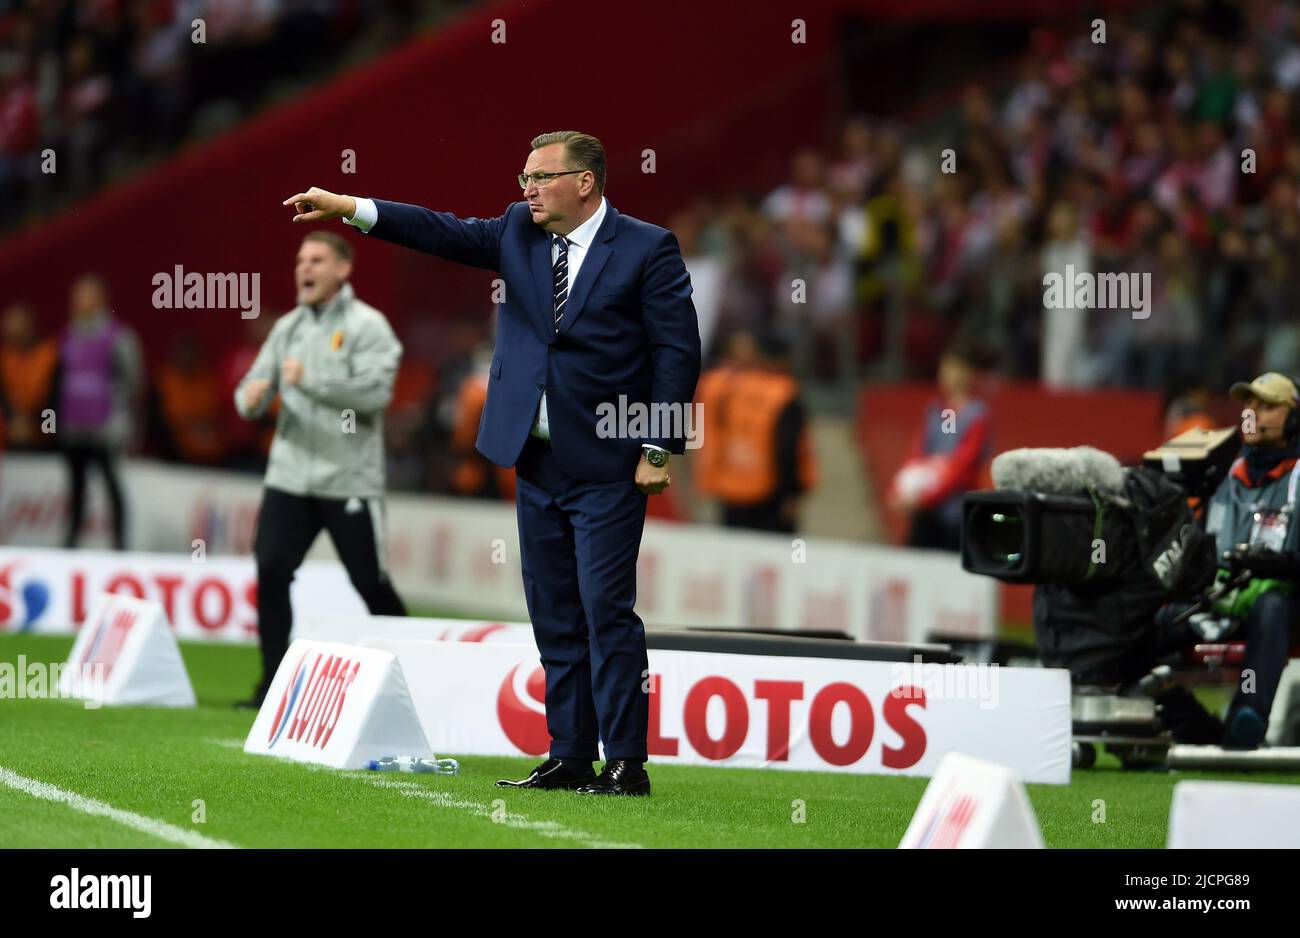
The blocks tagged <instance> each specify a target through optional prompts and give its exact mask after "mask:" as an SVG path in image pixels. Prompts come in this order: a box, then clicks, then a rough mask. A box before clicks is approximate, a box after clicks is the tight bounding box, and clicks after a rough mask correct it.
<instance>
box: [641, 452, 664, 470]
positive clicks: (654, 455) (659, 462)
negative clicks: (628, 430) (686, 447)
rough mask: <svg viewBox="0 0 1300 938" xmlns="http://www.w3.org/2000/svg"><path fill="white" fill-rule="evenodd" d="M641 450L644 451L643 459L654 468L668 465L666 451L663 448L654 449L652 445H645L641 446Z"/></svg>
mask: <svg viewBox="0 0 1300 938" xmlns="http://www.w3.org/2000/svg"><path fill="white" fill-rule="evenodd" d="M641 452H643V453H645V461H646V462H648V463H649V464H650V465H652V466H654V467H655V468H656V469H659V468H661V467H663V466H666V465H668V453H667V452H666V451H664V450H661V449H655V448H654V447H653V446H645V447H642V448H641Z"/></svg>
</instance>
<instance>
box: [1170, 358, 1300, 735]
mask: <svg viewBox="0 0 1300 938" xmlns="http://www.w3.org/2000/svg"><path fill="white" fill-rule="evenodd" d="M1229 391H1230V393H1231V394H1232V396H1233V397H1235V398H1237V399H1238V400H1240V401H1242V402H1243V403H1245V404H1246V409H1244V410H1243V411H1242V423H1241V428H1242V440H1243V442H1244V443H1245V446H1244V447H1243V448H1242V451H1241V455H1240V456H1238V457H1237V459H1236V461H1235V462H1234V463H1233V465H1232V469H1231V471H1230V472H1229V473H1228V475H1227V477H1226V478H1224V480H1223V481H1222V482H1221V483H1220V484H1219V487H1218V489H1217V490H1216V491H1215V493H1214V495H1213V496H1212V497H1211V499H1210V502H1209V506H1208V509H1207V512H1206V521H1205V529H1206V531H1207V533H1209V534H1210V535H1212V536H1213V537H1214V538H1215V546H1216V548H1217V550H1218V554H1219V557H1220V570H1219V573H1218V578H1217V581H1216V584H1217V588H1215V589H1214V592H1216V593H1222V595H1220V596H1219V597H1218V598H1217V599H1215V601H1214V602H1213V604H1212V606H1211V609H1212V611H1211V612H1206V613H1201V614H1200V615H1197V616H1193V617H1192V622H1191V625H1192V626H1193V628H1195V629H1196V630H1197V631H1198V632H1200V633H1201V634H1202V635H1203V636H1204V637H1206V638H1210V639H1215V638H1220V637H1224V636H1226V635H1227V634H1229V633H1230V632H1233V631H1236V630H1237V629H1239V628H1240V629H1241V630H1242V631H1243V632H1244V638H1245V641H1246V655H1245V660H1244V661H1243V663H1242V680H1241V683H1240V685H1239V686H1238V689H1237V694H1236V696H1235V697H1234V698H1233V701H1232V705H1231V707H1230V708H1229V710H1228V719H1227V731H1226V734H1225V745H1231V746H1235V747H1240V748H1254V747H1255V746H1258V745H1259V744H1260V743H1261V742H1262V741H1263V739H1264V735H1265V733H1266V731H1267V729H1268V715H1269V710H1270V709H1271V708H1272V705H1273V698H1274V696H1275V695H1276V693H1277V688H1278V683H1279V681H1280V679H1281V676H1282V670H1283V668H1284V667H1285V666H1286V662H1287V654H1288V652H1289V650H1290V646H1291V642H1292V630H1293V628H1294V627H1295V626H1294V623H1295V622H1296V621H1297V619H1298V618H1300V600H1298V599H1297V598H1296V597H1295V596H1294V595H1293V591H1294V587H1295V584H1296V583H1297V582H1298V581H1300V523H1297V518H1296V517H1295V515H1296V510H1297V509H1296V500H1297V487H1298V486H1300V383H1298V382H1297V381H1296V380H1295V379H1293V378H1290V377H1287V376H1286V375H1283V374H1279V373H1278V372H1275V371H1272V372H1268V373H1267V374H1263V375H1260V376H1259V377H1258V378H1256V379H1255V380H1254V381H1251V382H1249V383H1247V382H1244V381H1239V382H1237V383H1236V384H1234V385H1233V386H1232V387H1231V388H1230V389H1229ZM1238 577H1241V578H1242V579H1243V580H1244V582H1241V583H1239V584H1237V585H1236V586H1235V587H1232V588H1229V589H1225V587H1228V586H1229V585H1230V581H1231V580H1233V579H1234V578H1238Z"/></svg>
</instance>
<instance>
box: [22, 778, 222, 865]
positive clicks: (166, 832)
mask: <svg viewBox="0 0 1300 938" xmlns="http://www.w3.org/2000/svg"><path fill="white" fill-rule="evenodd" d="M0 784H4V785H7V786H8V787H10V788H12V789H14V790H16V791H21V792H23V793H24V794H28V795H31V796H32V797H33V798H40V799H42V800H44V801H55V802H58V803H60V804H66V805H67V806H68V807H70V808H72V809H73V810H74V811H81V812H82V813H84V814H91V815H95V816H97V817H106V818H108V819H109V820H110V821H116V822H117V823H119V824H123V825H125V826H126V827H130V828H133V829H134V830H138V831H141V832H142V833H145V834H149V835H151V836H153V837H158V838H160V839H162V840H165V841H167V842H168V843H173V844H176V845H177V846H180V847H194V848H197V849H203V848H206V849H219V850H233V849H236V848H235V845H234V844H230V843H226V842H225V841H224V840H216V839H214V838H212V837H204V836H203V835H202V834H200V833H198V832H197V831H187V830H185V829H184V828H182V827H176V826H175V825H173V824H168V823H167V822H166V821H159V820H156V819H154V818H151V817H145V816H144V815H143V814H136V813H134V812H132V811H124V810H122V809H121V808H115V807H113V806H112V805H111V804H106V803H104V802H103V801H96V800H95V799H94V798H87V797H86V796H85V795H79V794H77V793H76V792H75V791H66V790H65V789H62V788H59V787H57V786H55V785H50V784H48V783H46V782H42V781H38V780H37V779H34V778H28V777H27V776H25V775H19V774H18V773H17V772H11V771H10V770H9V769H6V768H5V767H4V766H0Z"/></svg>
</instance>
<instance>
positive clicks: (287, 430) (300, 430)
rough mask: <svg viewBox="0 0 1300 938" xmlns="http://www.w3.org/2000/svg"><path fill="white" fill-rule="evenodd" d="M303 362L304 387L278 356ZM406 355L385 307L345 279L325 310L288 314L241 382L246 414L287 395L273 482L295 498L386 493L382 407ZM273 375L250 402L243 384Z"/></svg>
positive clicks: (238, 393) (270, 472) (239, 403)
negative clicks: (283, 371)
mask: <svg viewBox="0 0 1300 938" xmlns="http://www.w3.org/2000/svg"><path fill="white" fill-rule="evenodd" d="M285 358H296V359H298V360H299V361H300V362H302V366H303V376H302V379H301V380H300V381H299V382H298V384H296V385H294V386H292V387H285V386H283V385H282V384H281V381H280V363H281V362H282V361H284V360H285ZM401 359H402V343H401V342H399V341H398V340H397V336H396V335H394V334H393V330H392V327H391V326H389V324H388V320H387V319H385V318H384V315H383V313H381V312H379V310H377V309H375V308H374V307H372V306H368V305H367V304H365V303H363V302H361V301H360V300H358V299H357V298H356V296H355V294H354V293H353V292H352V285H351V284H348V283H345V284H344V285H343V286H342V288H341V289H340V290H339V292H338V293H337V294H336V295H335V297H334V298H333V299H332V300H330V301H329V302H328V303H326V304H325V305H324V306H323V307H322V308H321V310H320V312H316V311H314V310H313V309H312V308H311V307H309V306H304V305H300V306H298V307H296V308H295V309H293V310H292V311H291V312H288V313H286V314H285V315H283V316H281V317H280V319H279V320H278V321H277V322H276V324H275V325H274V326H273V327H272V329H271V334H270V335H269V336H267V338H266V342H265V343H264V344H263V345H262V348H261V351H259V352H258V354H257V360H256V361H254V362H253V367H252V368H250V369H249V370H248V374H246V375H245V376H244V379H243V380H242V381H240V382H239V387H237V388H236V389H235V408H236V409H237V410H238V411H239V413H240V415H241V416H243V417H245V418H247V419H255V418H257V417H260V416H262V415H263V414H264V413H266V409H267V407H268V406H269V405H270V402H271V399H272V398H273V397H274V396H275V392H277V391H278V392H279V393H280V415H279V418H278V420H277V422H276V427H275V439H274V441H273V442H272V443H271V458H270V462H269V464H268V465H267V468H266V485H267V487H268V488H274V489H279V490H280V491H282V492H288V493H290V494H292V495H314V496H319V497H324V498H350V497H351V496H353V495H356V496H359V497H362V498H369V497H374V496H378V495H382V494H383V491H384V410H385V408H387V407H388V402H389V401H390V400H391V399H392V396H393V381H394V379H395V378H396V376H397V366H398V363H399V362H400V361H401ZM254 378H266V379H267V380H269V381H270V382H271V390H270V391H269V392H268V393H267V394H266V396H265V397H264V398H263V399H262V402H261V404H260V405H259V406H258V407H257V408H256V409H255V410H250V409H248V408H246V407H245V406H244V400H243V390H244V385H245V384H247V383H248V382H249V381H251V380H253V379H254Z"/></svg>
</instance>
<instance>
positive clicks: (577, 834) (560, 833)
mask: <svg viewBox="0 0 1300 938" xmlns="http://www.w3.org/2000/svg"><path fill="white" fill-rule="evenodd" d="M206 742H209V743H212V744H213V745H215V746H224V747H226V748H228V749H243V748H244V741H243V740H242V739H235V738H226V739H221V738H216V737H213V738H209V739H207V740H206ZM300 765H301V766H302V767H303V768H304V769H307V770H308V771H310V772H329V773H331V774H333V773H337V774H338V775H340V776H341V777H343V778H356V779H361V780H362V781H363V782H369V783H370V784H372V785H374V786H376V787H378V788H388V789H391V790H393V791H396V792H398V793H399V794H401V795H403V796H405V797H407V798H419V799H421V800H423V801H428V802H431V803H432V804H435V805H437V806H438V807H440V808H459V809H460V810H462V811H468V812H469V813H470V814H472V815H474V816H475V817H485V818H491V819H492V820H493V821H494V822H495V823H497V824H504V825H505V826H506V827H510V828H514V829H516V830H527V831H532V832H533V833H536V834H541V835H542V836H543V837H551V838H561V839H567V840H577V841H581V842H582V844H583V846H586V847H595V848H600V849H617V850H639V849H642V848H641V845H640V844H633V843H618V842H615V841H610V840H601V839H600V838H599V837H597V836H596V835H595V834H589V833H587V832H586V831H580V830H572V829H570V828H567V827H564V826H563V825H562V824H560V823H559V822H558V821H530V820H529V819H528V816H527V815H525V814H519V813H518V812H515V813H511V812H509V811H506V812H504V813H499V812H498V810H497V809H495V808H493V807H492V805H490V804H485V803H484V802H482V801H467V800H465V799H463V798H456V797H454V796H453V795H449V794H447V793H446V792H442V791H434V790H432V789H429V788H425V787H424V786H422V785H419V784H416V783H415V782H412V781H407V780H406V779H396V778H391V777H389V776H387V775H383V774H380V773H377V772H373V771H370V770H366V769H360V770H353V771H348V770H342V771H340V770H339V769H333V768H330V767H328V766H324V765H316V764H313V763H311V762H303V763H300ZM498 816H499V817H500V820H497V818H498Z"/></svg>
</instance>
